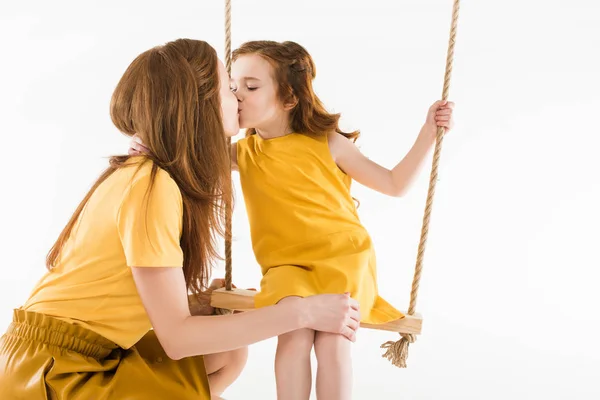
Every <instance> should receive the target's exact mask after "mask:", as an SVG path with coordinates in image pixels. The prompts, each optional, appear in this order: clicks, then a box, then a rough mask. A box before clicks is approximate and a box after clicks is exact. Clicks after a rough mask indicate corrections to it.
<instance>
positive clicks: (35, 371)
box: [0, 39, 360, 400]
mask: <svg viewBox="0 0 600 400" xmlns="http://www.w3.org/2000/svg"><path fill="white" fill-rule="evenodd" d="M237 112H238V107H237V99H236V98H235V96H234V95H233V94H232V93H231V92H230V90H229V77H228V76H227V73H226V71H225V68H224V67H223V64H222V63H221V62H220V61H219V60H218V58H217V56H216V52H215V50H214V49H213V48H212V47H210V46H209V45H208V44H207V43H205V42H202V41H195V40H184V39H180V40H177V41H174V42H170V43H167V44H166V45H164V46H160V47H156V48H153V49H151V50H148V51H146V52H144V53H142V54H141V55H140V56H138V57H137V58H136V59H135V60H134V61H133V63H132V64H131V65H130V66H129V68H128V69H127V71H126V72H125V74H124V75H123V77H122V78H121V81H120V82H119V84H118V86H117V88H116V89H115V92H114V94H113V98H112V101H111V117H112V120H113V122H114V124H115V125H116V126H117V128H118V129H119V130H121V131H122V132H124V133H125V134H127V135H129V136H132V135H134V134H137V135H139V136H140V137H141V138H142V139H143V141H144V143H145V144H146V146H147V147H148V148H149V154H148V155H147V156H138V157H130V156H119V157H113V158H112V159H111V161H110V166H109V168H108V169H107V170H106V171H105V172H104V173H103V174H102V175H101V176H100V178H99V179H98V180H97V182H96V183H95V184H94V186H93V187H92V189H91V190H90V192H89V193H88V194H87V195H86V196H85V198H84V199H83V201H82V202H81V204H80V205H79V207H78V208H77V210H76V211H75V213H74V214H73V216H72V218H71V220H70V221H69V223H68V224H67V225H66V227H65V228H64V230H63V231H62V233H61V234H60V236H59V238H58V240H57V241H56V243H55V245H54V246H53V247H52V249H51V251H50V252H49V254H48V258H47V266H48V269H49V271H48V272H47V273H46V274H45V276H44V277H43V278H42V279H41V280H40V282H39V283H38V284H37V285H36V287H35V288H34V290H33V291H32V293H31V296H30V297H29V299H28V300H27V301H26V302H25V304H24V305H23V306H22V307H20V308H19V309H16V310H15V311H14V321H13V323H12V324H11V326H10V327H9V329H8V331H7V332H6V334H5V335H3V336H2V338H1V339H0V398H6V399H8V398H10V399H20V398H23V399H25V398H26V399H49V398H52V399H69V400H73V399H90V398H93V399H98V400H100V399H109V398H110V399H113V398H118V399H133V398H143V399H163V398H167V396H169V397H174V398H177V399H188V398H189V399H192V398H193V399H208V398H210V396H211V394H212V395H214V396H216V395H219V394H220V393H222V392H223V391H224V389H225V388H226V387H227V386H228V385H230V384H231V383H232V382H233V381H234V380H235V379H236V378H237V376H238V375H239V373H240V372H241V370H242V368H243V366H244V364H245V359H246V347H247V346H248V345H250V344H252V343H256V342H258V341H261V340H264V339H267V338H271V337H275V336H279V335H282V334H284V333H287V332H292V331H295V330H298V329H303V328H309V329H314V330H319V331H326V332H331V333H338V334H342V335H344V336H346V337H347V338H348V339H350V340H355V331H356V329H357V328H358V325H359V323H358V321H359V320H360V316H359V313H358V303H356V302H355V301H354V300H352V299H350V297H349V296H348V295H347V294H339V295H320V296H311V297H307V298H304V299H296V300H294V301H290V302H287V303H285V304H280V305H275V306H271V307H266V308H262V309H260V310H255V311H252V312H249V313H243V314H234V315H227V316H199V315H198V316H196V315H194V316H192V315H191V313H190V307H189V303H188V293H192V294H195V295H196V298H197V299H198V300H199V301H200V300H202V296H201V294H202V291H203V290H204V289H205V288H206V287H207V282H208V279H209V275H210V268H211V266H212V262H213V260H214V259H215V257H216V255H217V251H216V247H215V238H216V236H217V234H218V233H222V230H221V228H222V221H223V216H224V211H225V207H224V202H223V199H224V198H225V196H228V195H229V191H230V188H231V183H230V171H229V159H228V157H229V155H228V148H227V146H226V142H225V140H224V135H228V136H232V135H234V134H235V133H237V132H238V130H239V125H238V120H237ZM151 328H153V329H151Z"/></svg>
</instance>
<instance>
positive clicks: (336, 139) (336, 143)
mask: <svg viewBox="0 0 600 400" xmlns="http://www.w3.org/2000/svg"><path fill="white" fill-rule="evenodd" d="M327 142H328V144H329V151H330V152H331V156H332V157H333V159H334V160H338V159H339V158H341V157H344V155H346V154H348V152H352V151H356V146H355V145H354V142H353V140H352V139H348V138H347V137H346V136H344V135H342V134H341V133H338V132H335V131H332V132H329V133H328V134H327Z"/></svg>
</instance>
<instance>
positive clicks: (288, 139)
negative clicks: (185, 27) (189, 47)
mask: <svg viewBox="0 0 600 400" xmlns="http://www.w3.org/2000/svg"><path fill="white" fill-rule="evenodd" d="M233 60H234V63H233V64H232V73H231V87H232V90H233V92H234V93H235V94H236V96H237V98H238V102H239V113H240V126H241V127H242V128H248V130H247V132H246V138H244V139H242V140H240V141H238V142H237V143H236V144H235V145H234V146H233V150H232V158H233V161H234V165H235V166H236V168H237V169H238V170H239V173H240V181H241V185H242V189H243V194H244V199H245V202H246V208H247V211H248V216H249V221H250V228H251V237H252V244H253V249H254V252H255V255H256V259H257V261H258V263H259V264H260V266H261V268H262V273H263V278H262V281H261V291H260V293H259V294H258V295H257V296H256V306H257V307H263V306H267V305H272V304H286V303H287V302H288V301H295V299H297V298H299V297H300V298H302V297H306V296H310V295H312V294H316V293H335V292H339V291H344V292H345V291H348V292H350V293H351V296H352V297H353V298H355V299H357V300H358V301H359V303H360V307H361V313H362V321H364V322H368V323H371V324H378V323H385V322H387V321H390V320H394V319H398V318H401V317H402V316H403V315H402V314H401V313H400V312H399V311H397V310H396V309H394V308H393V307H392V306H391V305H390V304H388V303H387V302H386V301H385V300H384V299H382V298H381V297H380V296H379V295H378V290H377V275H376V265H375V254H374V251H373V244H372V242H371V239H370V237H369V234H368V233H367V231H366V230H365V228H364V227H363V226H362V225H361V223H360V220H359V217H358V215H357V212H356V208H355V204H354V202H353V199H352V196H351V194H350V183H351V181H352V180H355V181H357V182H359V183H361V184H363V185H365V186H367V187H369V188H372V189H374V190H377V191H379V192H381V193H384V194H387V195H390V196H402V195H403V194H404V193H406V192H407V190H408V189H409V187H410V185H411V183H412V182H413V180H414V179H415V178H416V176H417V174H418V172H419V169H420V167H421V166H422V165H423V163H424V161H425V159H426V156H427V154H428V152H429V151H430V149H431V148H432V147H433V145H434V143H435V137H436V131H437V128H438V126H441V127H444V128H445V129H446V130H449V129H450V128H451V127H452V123H453V121H452V110H453V106H454V105H453V104H452V103H449V102H448V103H446V102H441V101H437V102H435V103H434V104H433V105H432V106H431V107H430V109H429V111H428V113H427V117H426V120H425V123H424V125H423V127H422V129H421V131H420V133H419V135H418V137H417V139H416V142H415V143H414V146H413V147H412V149H411V150H410V151H409V152H408V154H407V155H406V156H405V157H404V158H403V159H402V161H400V162H399V163H398V165H396V166H395V167H394V168H393V169H392V170H389V169H386V168H384V167H382V166H380V165H378V164H376V163H374V162H372V161H370V160H369V159H368V158H366V157H365V156H364V155H362V154H361V153H360V152H359V150H358V149H357V148H356V146H355V145H354V144H353V142H354V140H356V138H357V137H358V132H351V133H346V132H342V131H341V130H340V129H339V127H338V119H339V117H340V116H339V114H338V115H333V114H329V113H328V112H327V111H326V110H325V108H324V106H323V104H322V103H321V101H320V100H319V98H318V97H317V96H316V94H315V92H314V91H313V88H312V81H313V79H314V78H315V76H316V70H315V65H314V63H313V60H312V58H311V56H310V55H309V54H308V52H307V51H306V50H305V49H304V48H303V47H302V46H300V45H298V44H297V43H294V42H284V43H277V42H272V41H255V42H248V43H245V44H244V45H242V46H241V47H240V48H239V49H237V50H236V51H235V52H234V53H233ZM313 346H314V349H315V354H316V358H317V361H318V370H317V382H316V390H317V397H318V398H319V399H324V400H336V399H350V398H351V388H352V382H351V377H352V369H351V359H350V342H349V341H347V340H345V339H344V337H342V336H340V335H337V334H331V333H329V332H319V331H318V330H317V331H315V330H312V329H300V330H296V331H294V332H290V333H286V334H283V335H280V336H279V340H278V346H277V353H276V358H275V374H276V381H277V393H278V398H279V399H280V400H288V399H303V400H304V399H308V398H309V395H310V389H311V367H310V352H311V349H312V348H313Z"/></svg>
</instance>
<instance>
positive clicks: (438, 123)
mask: <svg viewBox="0 0 600 400" xmlns="http://www.w3.org/2000/svg"><path fill="white" fill-rule="evenodd" d="M453 111H454V103H453V102H451V101H446V100H438V101H436V102H435V103H433V105H432V106H431V107H429V111H428V112H427V118H426V120H425V127H426V131H427V132H429V133H432V134H433V137H434V139H435V136H436V135H437V129H438V127H442V128H444V133H448V132H449V131H450V130H451V129H452V128H453V127H454V117H453V115H452V114H453Z"/></svg>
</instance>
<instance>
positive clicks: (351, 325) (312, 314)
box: [298, 293, 360, 342]
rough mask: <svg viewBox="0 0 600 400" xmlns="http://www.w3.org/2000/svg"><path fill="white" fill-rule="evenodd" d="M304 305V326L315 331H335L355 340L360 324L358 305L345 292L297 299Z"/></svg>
mask: <svg viewBox="0 0 600 400" xmlns="http://www.w3.org/2000/svg"><path fill="white" fill-rule="evenodd" d="M298 301H299V302H304V305H305V307H306V310H307V311H306V318H307V321H306V324H305V325H306V327H307V328H310V329H313V330H315V331H322V332H330V333H337V334H340V335H343V336H345V337H346V338H347V339H348V340H350V341H352V342H354V341H356V331H357V330H358V328H359V326H360V312H359V305H358V302H357V301H356V300H354V299H353V298H351V297H350V295H349V294H348V293H345V294H321V295H315V296H309V297H305V298H302V299H298Z"/></svg>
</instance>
